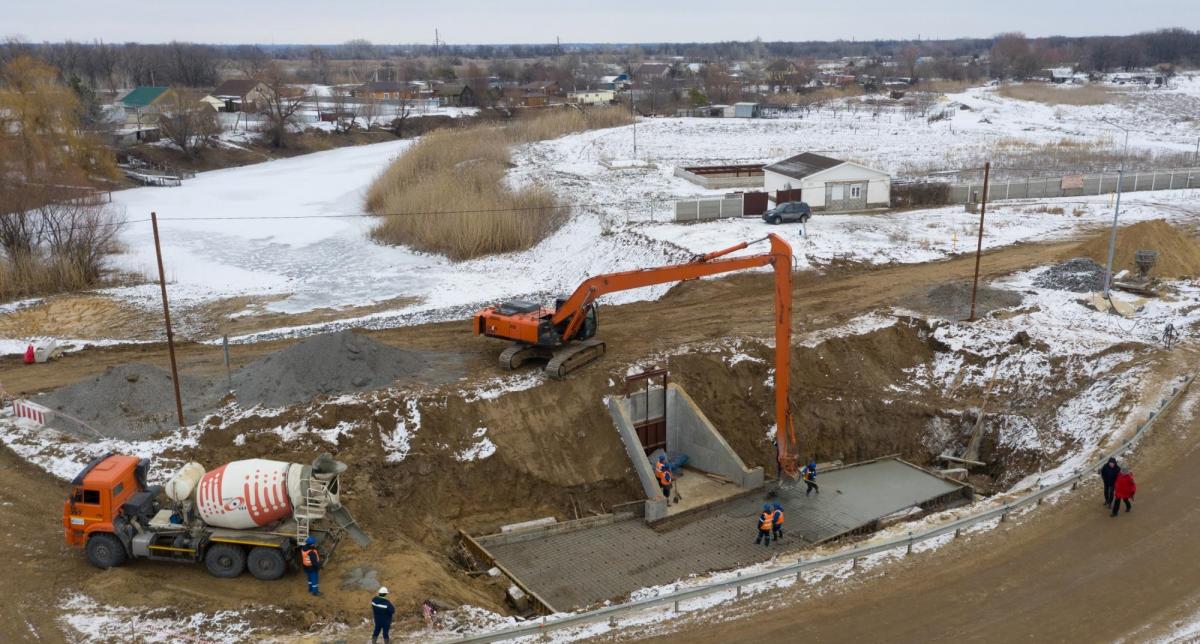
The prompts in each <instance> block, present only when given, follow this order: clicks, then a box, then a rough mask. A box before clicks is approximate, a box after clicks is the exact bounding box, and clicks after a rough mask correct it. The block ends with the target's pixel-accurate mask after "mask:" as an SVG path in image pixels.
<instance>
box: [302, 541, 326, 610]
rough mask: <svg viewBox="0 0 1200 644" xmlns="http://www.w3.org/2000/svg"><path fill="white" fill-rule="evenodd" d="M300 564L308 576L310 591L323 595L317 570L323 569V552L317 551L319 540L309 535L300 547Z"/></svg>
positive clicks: (317, 595) (310, 592)
mask: <svg viewBox="0 0 1200 644" xmlns="http://www.w3.org/2000/svg"><path fill="white" fill-rule="evenodd" d="M300 565H301V566H303V567H304V575H305V576H306V577H308V592H309V594H310V595H314V596H316V597H320V596H321V587H320V584H319V580H318V573H317V571H318V570H320V569H321V553H319V552H317V540H316V539H313V538H312V537H309V538H307V539H305V540H304V545H303V546H301V547H300Z"/></svg>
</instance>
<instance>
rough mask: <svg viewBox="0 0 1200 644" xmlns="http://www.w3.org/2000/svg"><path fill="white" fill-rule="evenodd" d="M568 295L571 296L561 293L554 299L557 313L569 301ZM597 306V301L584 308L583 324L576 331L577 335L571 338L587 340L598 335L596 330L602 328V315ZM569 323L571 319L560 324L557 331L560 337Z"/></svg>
mask: <svg viewBox="0 0 1200 644" xmlns="http://www.w3.org/2000/svg"><path fill="white" fill-rule="evenodd" d="M568 297H569V296H567V295H560V296H558V297H557V298H555V299H554V311H555V312H556V313H557V312H558V310H559V309H561V308H562V306H563V305H564V304H566V303H567V299H568ZM596 306H597V305H596V303H595V302H592V303H591V304H588V305H587V308H586V309H585V310H584V314H583V324H581V325H580V326H579V331H578V332H576V334H575V337H573V338H571V339H572V340H587V339H588V338H590V337H592V336H594V335H596V331H598V330H599V329H600V315H599V314H598V313H597V312H596ZM569 323H570V319H568V320H566V321H564V322H563V323H562V324H560V325H558V329H557V331H558V333H559V336H560V337H561V336H562V333H563V331H565V330H566V328H567V325H568V324H569Z"/></svg>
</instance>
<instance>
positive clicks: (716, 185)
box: [675, 167, 763, 190]
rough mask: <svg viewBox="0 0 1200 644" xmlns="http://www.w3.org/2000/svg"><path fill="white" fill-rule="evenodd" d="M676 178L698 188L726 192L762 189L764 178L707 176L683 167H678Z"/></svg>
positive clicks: (752, 176) (759, 176) (751, 176)
mask: <svg viewBox="0 0 1200 644" xmlns="http://www.w3.org/2000/svg"><path fill="white" fill-rule="evenodd" d="M675 176H677V177H679V178H680V179H686V180H688V181H690V182H692V183H694V184H696V185H698V186H701V187H704V188H708V189H709V190H724V189H725V188H761V187H762V185H763V176H762V175H761V174H759V175H750V176H742V177H718V176H705V175H702V174H696V173H695V172H691V171H689V170H687V169H685V168H683V167H676V168H675Z"/></svg>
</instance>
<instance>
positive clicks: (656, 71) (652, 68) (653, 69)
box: [637, 63, 671, 76]
mask: <svg viewBox="0 0 1200 644" xmlns="http://www.w3.org/2000/svg"><path fill="white" fill-rule="evenodd" d="M669 71H671V66H670V65H668V64H667V63H646V64H644V65H642V66H641V67H638V70H637V75H638V76H664V75H666V73H667V72H669Z"/></svg>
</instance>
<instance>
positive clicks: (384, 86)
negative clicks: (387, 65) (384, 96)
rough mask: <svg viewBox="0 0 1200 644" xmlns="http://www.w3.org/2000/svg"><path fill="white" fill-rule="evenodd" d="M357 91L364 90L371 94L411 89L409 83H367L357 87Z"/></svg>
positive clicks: (411, 86)
mask: <svg viewBox="0 0 1200 644" xmlns="http://www.w3.org/2000/svg"><path fill="white" fill-rule="evenodd" d="M358 89H364V90H367V91H371V92H401V91H404V90H409V89H413V85H412V84H411V83H404V82H400V81H368V82H366V83H363V84H362V85H359V86H358Z"/></svg>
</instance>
